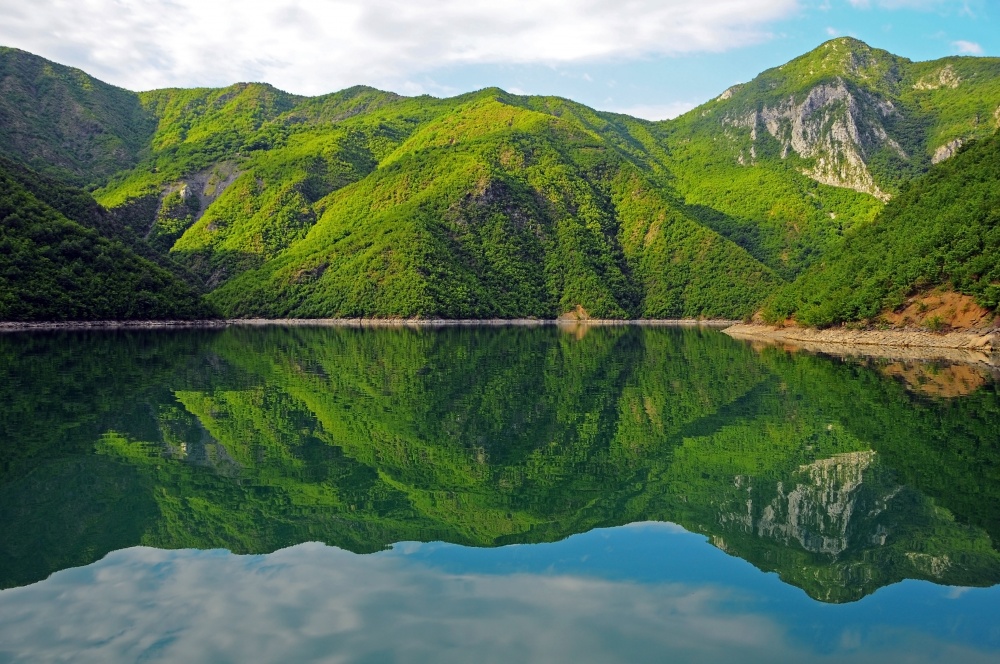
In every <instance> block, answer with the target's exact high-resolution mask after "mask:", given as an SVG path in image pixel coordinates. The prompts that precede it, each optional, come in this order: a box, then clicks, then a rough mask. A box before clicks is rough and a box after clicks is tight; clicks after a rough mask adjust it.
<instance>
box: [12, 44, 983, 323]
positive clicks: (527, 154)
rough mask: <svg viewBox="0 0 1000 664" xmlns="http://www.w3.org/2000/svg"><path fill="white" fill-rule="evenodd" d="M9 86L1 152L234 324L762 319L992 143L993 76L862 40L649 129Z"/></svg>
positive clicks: (419, 102)
mask: <svg viewBox="0 0 1000 664" xmlns="http://www.w3.org/2000/svg"><path fill="white" fill-rule="evenodd" d="M0 72H2V73H3V76H4V78H3V79H2V81H0V84H2V85H3V86H4V89H10V90H12V91H16V94H12V95H10V96H8V97H4V99H3V100H2V101H0V120H2V124H0V154H2V155H3V156H6V157H8V158H9V159H12V160H14V161H18V162H20V163H23V164H28V165H31V166H33V167H34V168H35V169H36V170H38V169H43V170H45V171H46V172H48V173H53V174H56V175H59V176H60V177H63V178H64V179H67V180H68V181H70V182H77V183H78V184H79V183H86V184H88V185H90V186H93V185H97V188H96V189H94V191H93V195H94V197H95V199H96V200H97V202H98V203H100V205H101V206H103V207H104V208H105V209H107V210H109V211H110V215H109V218H111V219H113V220H114V225H115V228H116V229H118V231H121V232H126V234H127V235H128V236H129V237H130V238H132V240H130V243H131V244H130V246H132V247H133V248H134V249H136V250H137V251H139V250H140V249H141V250H142V251H147V249H149V250H151V251H152V254H149V255H155V256H157V257H158V258H159V260H160V261H161V264H162V265H164V266H165V267H167V268H169V269H171V270H173V271H174V273H175V274H177V275H179V276H181V277H182V278H185V279H187V280H188V281H189V282H190V283H193V284H195V285H196V286H197V287H198V288H200V289H203V290H205V291H207V292H208V295H207V297H208V300H209V301H210V302H211V303H212V304H213V306H216V307H218V308H219V309H220V310H221V311H222V312H223V313H225V314H226V315H229V316H269V317H283V316H295V317H332V316H376V317H410V316H415V317H461V318H491V317H498V318H514V317H542V318H552V317H556V316H571V317H602V318H635V317H648V318H671V317H697V316H700V317H717V318H744V317H748V316H750V315H751V314H752V313H753V312H754V311H756V310H757V309H758V308H759V307H760V305H761V304H762V303H763V302H764V301H765V299H767V298H768V297H769V296H770V295H772V294H773V293H775V292H776V291H778V290H779V289H780V288H781V287H782V286H783V284H784V282H786V281H793V280H794V279H796V278H797V277H798V276H799V275H800V274H802V273H803V271H804V270H808V269H809V268H810V267H811V266H813V265H815V264H816V263H817V262H818V261H820V260H821V259H822V257H824V256H826V255H828V254H829V252H832V251H834V250H836V249H837V248H838V247H840V246H841V245H842V244H843V242H844V236H845V235H846V234H850V232H851V229H853V228H855V227H859V226H863V225H867V224H870V223H871V222H872V220H873V219H874V218H875V216H876V215H877V214H878V212H879V211H880V210H881V209H882V208H883V206H884V204H885V201H887V200H890V199H891V198H892V197H893V196H895V195H897V194H899V192H900V191H901V190H902V189H904V188H905V186H906V183H907V182H909V181H911V180H913V179H914V178H916V177H920V176H921V175H922V174H923V173H924V172H925V171H926V170H927V169H928V168H929V167H930V165H931V164H932V162H935V161H942V160H945V159H946V158H947V157H949V156H951V155H952V154H954V153H956V152H958V151H959V149H960V148H961V146H963V145H965V144H967V143H969V142H970V141H973V140H975V139H977V138H983V137H986V136H988V135H990V134H991V133H992V132H994V131H995V130H996V127H997V124H998V123H1000V110H998V109H1000V60H997V59H990V58H946V59H944V60H939V61H934V62H925V63H914V62H911V61H909V60H906V59H905V58H900V57H897V56H894V55H892V54H890V53H887V52H885V51H881V50H878V49H873V48H870V47H868V46H867V45H865V44H863V43H862V42H859V41H857V40H852V39H837V40H833V41H830V42H827V43H826V44H823V45H822V46H820V47H819V48H818V49H816V50H814V51H812V52H810V53H808V54H806V55H803V56H802V57H800V58H797V59H795V60H793V61H792V62H789V63H787V64H786V65H783V66H781V67H778V68H775V69H772V70H768V71H766V72H764V73H763V74H761V75H760V76H758V77H757V78H755V79H754V80H753V81H751V82H749V83H746V84H744V85H740V86H734V87H733V88H731V89H729V90H727V91H725V92H724V93H723V94H722V95H720V96H719V98H717V99H715V100H712V101H710V102H708V103H707V104H705V105H703V106H701V107H699V108H697V109H695V110H693V111H691V112H690V113H688V114H686V115H684V116H682V117H680V118H677V119H675V120H671V121H666V122H658V123H657V122H647V121H643V120H638V119H635V118H629V117H627V116H622V115H616V114H612V113H604V112H599V111H595V110H593V109H590V108H587V107H585V106H583V105H581V104H577V103H574V102H572V101H569V100H565V99H559V98H554V97H525V96H518V95H511V94H508V93H506V92H504V91H502V90H498V89H493V88H491V89H486V90H481V91H478V92H474V93H469V94H465V95H460V96H458V97H454V98H450V99H435V98H432V97H427V96H423V97H413V98H407V97H402V96H399V95H396V94H393V93H388V92H382V91H378V90H374V89H372V88H366V87H355V88H350V89H348V90H344V91H341V92H337V93H333V94H330V95H325V96H321V97H312V98H309V97H300V96H296V95H291V94H287V93H284V92H282V91H280V90H277V89H275V88H273V87H271V86H269V85H265V84H259V83H239V84H236V85H232V86H229V87H227V88H222V89H190V90H188V89H167V90H155V91H151V92H142V93H131V92H127V91H123V90H120V89H117V88H113V87H111V86H107V85H104V84H100V83H99V82H96V81H94V80H93V79H90V78H89V77H87V76H86V75H85V74H83V73H82V72H78V71H77V70H72V69H69V68H65V67H61V66H59V65H55V64H53V63H48V62H47V61H44V60H42V59H41V58H37V57H36V56H31V55H30V54H26V53H23V52H21V51H16V50H14V49H5V50H2V51H0ZM74 137H75V138H74ZM123 229H124V230H123ZM116 232H117V231H116ZM143 255H147V254H143Z"/></svg>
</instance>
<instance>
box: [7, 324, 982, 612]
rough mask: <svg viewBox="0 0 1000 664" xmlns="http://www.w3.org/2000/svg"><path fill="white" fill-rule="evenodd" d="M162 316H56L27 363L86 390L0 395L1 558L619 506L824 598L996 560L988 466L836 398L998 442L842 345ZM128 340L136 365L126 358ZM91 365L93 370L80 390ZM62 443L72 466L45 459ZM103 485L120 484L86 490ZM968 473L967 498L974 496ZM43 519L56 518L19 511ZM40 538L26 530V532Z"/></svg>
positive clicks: (451, 532)
mask: <svg viewBox="0 0 1000 664" xmlns="http://www.w3.org/2000/svg"><path fill="white" fill-rule="evenodd" d="M88 339H89V340H88ZM94 339H99V340H98V341H96V342H95V341H94ZM183 339H184V337H183V335H181V337H179V338H177V339H176V340H175V341H176V344H180V345H179V346H178V345H176V344H175V345H173V346H170V345H167V346H164V347H163V348H162V349H161V348H160V347H159V345H158V343H157V341H156V338H155V336H152V335H150V336H149V337H148V338H144V339H143V341H142V342H141V343H133V344H132V346H131V350H130V351H128V352H120V349H118V348H117V347H116V345H115V344H116V343H119V341H115V340H113V339H112V338H109V337H94V338H87V339H81V340H78V341H76V342H73V343H78V344H81V345H80V346H79V347H77V348H76V349H75V350H74V349H73V348H68V349H67V347H66V346H67V342H66V340H60V341H59V344H60V348H61V349H62V350H61V351H60V352H58V353H56V352H54V353H52V354H51V357H53V358H61V359H59V363H58V364H57V365H56V367H57V370H56V371H55V372H54V373H53V372H48V375H57V374H59V375H70V376H72V380H71V381H70V382H67V383H60V382H59V381H56V382H55V383H54V385H55V387H51V386H50V389H49V391H48V393H47V395H48V396H47V398H48V399H50V400H51V399H56V400H58V399H59V398H62V399H63V400H64V401H65V402H66V403H69V402H72V401H73V400H79V399H81V397H82V396H86V397H87V398H92V399H93V403H89V404H87V405H86V406H85V407H83V408H79V407H74V408H65V409H63V410H59V409H52V408H50V407H49V406H46V408H48V409H49V410H50V412H53V413H54V414H55V421H53V422H52V423H51V424H52V426H51V427H48V428H46V429H44V430H39V429H38V428H37V426H34V428H32V427H33V425H32V424H31V422H32V421H33V420H32V418H31V417H29V416H28V415H30V413H31V412H33V409H34V408H36V405H35V404H33V403H31V402H30V400H26V398H25V396H24V395H25V393H23V392H19V391H17V390H16V389H15V390H13V391H9V393H8V394H4V395H0V396H5V397H7V398H8V403H12V404H13V409H12V411H11V412H12V413H23V414H25V417H23V418H19V417H16V416H15V417H11V418H8V419H7V420H6V421H5V422H4V423H3V424H2V425H0V426H2V430H0V433H2V434H4V436H5V437H6V438H7V439H8V440H26V441H32V442H31V445H30V446H28V449H20V450H17V449H10V450H6V451H5V452H4V454H5V456H4V457H2V458H0V461H2V462H3V463H2V465H0V468H2V469H3V473H0V519H2V520H3V522H4V523H5V524H8V531H7V534H8V536H7V537H6V538H5V541H4V542H3V543H0V563H2V564H0V569H4V570H5V571H6V577H5V578H4V579H3V580H2V581H0V583H2V584H3V585H11V584H21V583H27V582H30V581H32V580H35V579H38V578H41V577H44V576H45V575H46V574H48V573H49V572H50V571H52V570H54V569H59V568H61V567H62V566H65V565H66V564H81V563H82V562H87V559H88V557H89V559H94V558H96V557H100V556H101V555H103V554H104V553H105V552H107V551H109V550H112V549H115V548H121V547H125V546H132V545H136V544H146V545H151V546H159V547H166V548H173V547H225V548H228V549H230V550H233V551H235V552H240V553H249V552H266V551H271V550H274V549H276V548H280V547H283V546H287V545H290V544H294V543H297V542H302V541H314V540H320V541H324V542H327V543H330V544H334V545H337V546H340V547H343V548H347V549H350V550H353V551H356V552H369V551H377V550H379V549H381V548H383V547H384V546H386V545H388V544H390V543H392V542H396V541H402V540H444V541H449V542H456V543H461V544H466V545H474V546H496V545H500V544H504V543H510V542H542V541H553V540H557V539H561V538H564V537H566V536H568V535H570V534H573V533H576V532H582V531H586V530H589V529H591V528H594V527H597V526H612V525H617V524H623V523H628V522H631V521H638V520H662V521H673V522H676V523H680V524H681V525H683V526H684V527H685V528H688V529H689V530H693V531H698V532H703V533H705V534H706V535H709V536H710V537H711V539H712V541H713V543H715V544H716V545H717V546H719V547H720V548H723V549H725V550H726V551H728V552H730V553H731V554H733V555H738V556H740V557H743V558H746V559H747V560H749V561H751V562H752V563H753V564H755V565H757V566H758V567H761V568H762V569H767V570H774V571H777V572H778V573H779V574H780V575H781V577H782V578H783V579H784V580H786V581H787V582H789V583H793V584H795V585H798V586H800V587H802V588H803V589H805V590H806V592H808V593H809V594H810V595H812V596H814V597H816V598H819V599H823V600H825V601H847V600H851V599H857V598H859V597H861V596H863V595H865V594H867V593H869V592H872V591H873V590H875V589H876V588H878V587H881V586H883V585H886V584H888V583H893V582H895V581H898V580H900V579H903V578H925V579H931V580H935V581H939V582H943V583H955V584H959V583H960V584H963V585H982V584H987V583H994V582H996V581H997V580H998V579H1000V556H998V554H997V552H996V550H995V549H994V547H993V545H992V544H991V542H990V537H989V536H988V535H987V534H986V533H987V532H992V531H991V528H992V526H991V525H990V524H991V522H990V521H989V520H988V519H989V518H991V517H989V514H991V512H989V511H987V512H986V516H985V517H984V515H983V514H981V513H978V512H975V511H974V510H970V509H969V508H967V507H966V505H967V504H968V503H967V501H966V498H965V496H966V495H967V494H968V493H969V491H967V490H966V487H971V486H976V487H980V488H981V487H983V486H989V481H990V479H989V478H990V477H991V476H989V475H983V474H982V473H983V472H991V471H989V468H988V467H984V466H983V465H982V464H975V463H973V464H971V465H970V463H969V462H968V460H963V459H965V457H964V456H963V455H962V454H959V455H958V456H957V457H955V458H943V457H940V456H938V457H934V458H936V459H937V460H936V461H934V465H935V466H936V467H934V468H933V474H934V475H935V476H937V475H938V474H943V475H948V476H949V486H950V487H951V488H950V490H949V491H950V492H946V493H942V492H941V491H940V490H939V489H938V487H937V486H934V485H931V486H929V487H928V488H927V489H921V488H920V486H921V482H925V481H926V480H924V479H921V477H922V476H921V475H917V476H913V477H912V479H911V478H909V476H911V475H912V473H911V469H910V467H909V466H907V465H906V464H902V465H901V461H900V456H899V454H897V451H898V449H902V447H901V446H900V445H897V443H896V442H895V440H894V439H893V438H892V435H895V434H892V433H891V430H889V429H886V430H885V431H884V432H880V431H879V430H865V431H861V430H860V429H859V425H857V424H856V423H851V424H852V426H847V425H846V424H847V423H849V422H847V420H849V419H850V418H848V417H846V416H847V414H848V413H851V414H856V413H858V412H861V411H864V410H865V409H868V410H869V411H870V412H869V414H868V416H867V417H866V418H865V419H863V420H862V421H863V422H864V423H865V426H867V424H868V423H871V422H887V421H888V422H892V423H893V426H894V427H895V428H896V429H901V431H902V434H901V435H902V436H903V438H904V439H905V451H906V454H907V456H906V457H905V458H906V459H911V460H912V459H921V458H927V459H930V458H932V456H933V455H934V454H936V452H935V450H936V449H937V448H936V445H937V444H938V438H937V437H940V436H946V437H947V439H948V445H949V446H950V447H956V446H957V448H959V449H962V450H965V452H966V453H968V454H971V455H973V457H972V458H978V457H975V455H986V456H987V457H990V455H991V452H990V446H996V445H997V444H998V441H997V439H996V438H995V437H992V436H993V433H992V429H990V428H989V427H990V424H989V421H990V420H989V419H987V420H986V422H985V423H984V425H983V427H979V428H977V425H976V423H975V422H970V419H969V417H968V416H967V413H966V412H964V411H963V410H962V404H964V403H966V402H965V401H962V400H961V399H959V400H953V401H952V402H950V403H949V405H948V406H947V407H946V408H945V407H936V406H934V407H930V410H928V408H929V406H928V405H927V404H925V403H921V402H914V401H913V399H914V395H912V394H910V393H908V392H907V391H906V390H905V389H903V388H902V387H900V386H899V385H898V384H897V383H896V382H895V381H893V380H891V379H887V378H884V377H881V376H880V375H879V374H878V373H876V372H875V371H873V370H869V369H866V368H863V367H861V366H857V365H853V366H852V365H843V364H833V363H830V362H828V361H826V360H823V359H821V358H810V357H787V356H782V355H778V354H772V355H765V356H760V355H757V354H756V353H754V352H753V351H752V350H751V349H750V348H748V347H746V346H744V345H742V344H739V343H738V342H733V341H732V340H729V339H728V338H726V337H724V336H723V335H719V334H716V333H706V332H700V331H697V330H686V331H681V330H658V329H636V328H604V329H594V330H591V331H590V332H589V333H588V334H586V335H583V336H576V335H572V334H564V333H562V332H560V331H559V330H556V329H554V328H544V329H493V330H444V331H414V330H347V329H334V330H328V329H327V330H323V329H316V330H303V329H298V330H290V331H281V330H270V331H269V330H252V331H248V330H230V331H228V332H225V333H221V334H217V335H212V336H208V337H204V338H202V339H200V340H199V341H198V342H197V343H195V344H189V345H185V344H184V341H183ZM36 341H37V340H36ZM17 343H19V342H16V340H15V339H13V338H8V339H0V353H3V356H4V357H8V358H11V362H12V363H13V364H12V365H11V366H12V367H13V371H14V372H17V371H19V370H24V369H25V368H26V367H24V366H22V367H18V366H17V363H18V362H22V363H24V362H30V363H32V366H31V371H32V372H33V373H32V374H31V375H34V376H42V375H47V373H46V370H45V367H44V366H41V365H40V364H39V362H41V360H40V358H43V357H46V353H45V352H43V350H42V349H41V348H34V349H33V350H32V352H31V353H27V354H25V353H22V352H19V349H18V348H16V345H17ZM73 343H70V344H69V345H70V346H72V345H73ZM87 344H91V345H89V346H88V345H87ZM161 350H162V353H161V352H160V351H161ZM8 351H9V352H8ZM15 358H23V359H15ZM81 358H83V359H81ZM135 358H140V359H141V360H142V361H143V362H144V363H146V364H147V365H148V366H152V367H157V369H156V370H155V371H153V372H151V373H148V374H147V373H144V372H143V371H141V370H137V369H136V367H133V366H131V364H134V363H136V362H137V360H136V359H135ZM169 358H177V365H176V366H174V367H173V370H172V371H171V370H170V366H171V365H170V362H171V360H170V359H169ZM111 360H113V362H112V364H114V363H118V364H120V365H121V366H119V367H117V368H114V367H111V368H109V367H108V366H107V365H108V362H109V361H111ZM137 366H138V365H137ZM56 367H54V368H56ZM845 372H846V373H845ZM855 372H856V373H855ZM109 376H115V377H116V378H117V380H118V382H117V383H115V382H114V380H113V379H109ZM92 380H99V381H104V382H103V383H101V385H107V384H108V383H109V381H110V383H111V384H114V385H116V386H115V387H114V388H112V389H111V393H108V392H107V389H106V388H105V392H103V393H102V392H101V388H98V387H95V386H92V385H91V382H90V381H92ZM144 381H145V382H144ZM59 386H62V387H64V388H65V391H63V392H60V391H59V390H60V389H62V387H59ZM0 389H3V388H0ZM28 393H32V392H30V391H29V392H28ZM18 399H20V402H18ZM962 399H971V400H973V401H975V400H978V401H976V403H972V404H971V406H970V408H972V409H974V410H975V411H976V412H981V413H985V414H989V413H991V412H993V411H992V410H991V409H993V410H996V409H997V408H998V406H997V404H996V403H995V402H996V401H997V398H996V395H995V394H993V395H990V394H987V393H983V392H978V393H976V394H974V395H971V396H969V397H963V398H962ZM845 403H846V404H850V409H849V410H845V409H844V404H845ZM831 413H840V414H841V415H843V416H844V418H845V419H841V420H838V419H837V418H833V417H831ZM907 418H909V419H907ZM922 418H923V419H922ZM925 420H926V421H927V422H928V423H929V425H928V428H927V429H926V430H924V429H921V427H922V426H923V425H922V424H921V423H922V422H924V421H925ZM908 423H909V424H908ZM67 432H75V433H73V435H72V436H69V437H67ZM874 450H878V451H874ZM95 453H96V454H95ZM889 459H894V461H893V462H892V463H890V462H889ZM911 463H912V461H911ZM74 467H79V468H87V469H88V471H87V472H88V473H90V474H92V475H93V476H94V478H95V479H94V481H92V482H86V481H85V482H82V483H81V482H79V481H77V482H67V481H66V477H67V473H69V474H72V468H74ZM899 468H902V469H903V470H902V472H900V471H898V470H897V469H899ZM930 468H931V467H927V468H925V470H926V471H927V472H928V473H930V472H931V470H930ZM977 473H979V474H978V475H977ZM56 478H61V479H58V480H57V479H56ZM126 479H127V481H126ZM109 487H119V488H120V490H121V493H120V495H117V496H115V497H114V498H113V499H111V498H110V497H109V496H110V494H109V491H110V489H109ZM40 488H41V489H40ZM64 488H65V491H64ZM925 491H929V493H925ZM66 492H72V495H69V494H68V493H66ZM987 493H988V492H987ZM40 495H41V496H42V498H39V496H40ZM990 495H991V494H989V495H986V496H985V497H984V496H983V495H982V493H980V494H979V496H978V497H977V503H976V504H977V505H979V506H983V505H985V506H986V507H987V508H988V507H989V505H990V504H991V503H990V502H989V501H990V500H991V498H990ZM84 504H86V505H88V508H87V510H85V513H81V512H80V510H79V509H78V507H79V506H80V505H84ZM944 504H947V505H950V506H951V508H950V509H945V508H943V507H942V505H944ZM72 505H76V506H77V508H73V507H71V506H72ZM951 510H957V511H951ZM81 514H85V516H81ZM992 518H995V517H992ZM984 519H985V520H984ZM70 523H72V525H71V526H70V525H68V524H70ZM984 528H985V529H986V530H984ZM62 529H69V530H72V531H73V532H74V533H76V535H74V536H73V537H72V538H65V542H62V543H60V542H59V541H57V540H58V538H57V539H52V538H51V537H48V536H43V534H44V533H49V534H50V535H51V534H52V533H59V532H60V531H61V530H62ZM41 541H44V542H45V544H44V553H43V555H41V556H26V555H25V553H24V552H26V551H30V550H32V548H33V547H37V546H40V545H39V542H41ZM62 546H69V547H70V549H71V550H70V549H63V548H61V547H62ZM77 546H79V547H85V548H73V547H77Z"/></svg>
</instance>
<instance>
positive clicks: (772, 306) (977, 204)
mask: <svg viewBox="0 0 1000 664" xmlns="http://www.w3.org/2000/svg"><path fill="white" fill-rule="evenodd" d="M998 256H1000V134H994V135H993V136H991V137H989V138H986V139H983V140H980V141H976V142H974V143H972V144H970V145H968V146H967V147H965V148H962V149H960V150H959V151H958V154H957V155H955V156H954V157H952V158H951V159H949V160H948V161H946V162H943V163H939V164H937V165H935V166H934V167H933V168H932V169H931V171H930V172H929V173H928V174H927V175H926V176H924V177H922V178H919V179H917V180H915V181H913V182H912V183H911V184H909V185H908V186H905V187H904V189H903V191H902V193H900V195H899V196H898V197H897V198H895V199H894V200H892V201H890V202H889V204H888V205H887V206H886V207H885V209H884V210H883V211H882V212H881V213H880V214H879V216H878V217H877V218H876V220H875V222H874V223H872V224H868V225H864V226H861V227H859V228H858V229H856V231H855V232H853V233H850V234H848V236H847V237H846V238H845V241H844V243H843V244H842V245H840V246H839V247H837V248H835V249H834V250H833V251H831V252H830V253H829V254H828V255H827V256H825V257H824V259H823V261H822V262H820V263H819V264H817V265H816V266H814V267H813V268H812V269H810V270H807V271H806V272H805V273H804V274H802V275H801V276H800V277H799V278H798V279H796V281H795V282H794V283H792V284H790V285H788V286H786V287H784V288H782V289H780V290H779V292H778V293H777V294H776V295H775V296H774V297H773V298H772V299H771V301H769V302H768V304H767V306H766V307H765V316H766V317H767V318H768V319H770V320H772V321H778V320H783V319H786V318H789V317H794V318H795V320H796V321H798V322H800V323H803V324H806V325H813V326H828V325H834V324H838V323H842V322H848V321H858V320H865V321H868V322H869V323H878V322H885V318H884V316H883V314H884V312H886V311H892V310H896V309H901V308H903V307H904V306H906V305H907V304H908V303H909V301H908V300H914V299H920V298H919V296H920V295H923V294H926V293H928V292H929V291H932V290H935V289H937V290H939V291H940V290H944V291H952V292H957V293H959V294H962V295H965V296H967V298H966V299H965V300H964V301H959V300H956V303H958V302H960V304H958V306H957V307H955V306H953V307H952V310H951V311H950V312H948V311H947V308H946V310H945V311H944V312H940V313H938V312H935V315H937V318H934V317H933V316H932V317H929V318H928V321H927V324H928V325H930V326H932V327H943V326H945V325H948V324H949V323H950V322H952V320H953V319H955V318H956V317H958V316H960V315H961V313H962V311H956V308H962V307H964V308H965V309H963V311H964V310H967V309H968V308H969V307H970V306H971V305H972V304H973V303H972V302H971V300H972V299H974V300H975V304H976V305H978V306H979V307H983V308H984V309H986V310H990V311H995V310H996V308H997V305H998V304H1000V263H998V261H997V257H998ZM916 304H917V306H918V308H919V307H920V305H921V304H923V305H924V307H926V302H925V300H923V299H920V302H917V303H916Z"/></svg>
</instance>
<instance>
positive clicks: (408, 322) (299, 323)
mask: <svg viewBox="0 0 1000 664" xmlns="http://www.w3.org/2000/svg"><path fill="white" fill-rule="evenodd" d="M735 323H736V321H732V320H715V319H709V320H698V319H689V318H684V319H641V318H640V319H631V320H617V319H575V318H484V319H451V318H225V319H205V320H190V321H188V320H98V321H0V332H33V331H37V332H46V331H58V330H65V331H78V330H184V329H190V330H194V329H205V330H213V329H227V328H230V327H357V328H375V327H379V328H381V327H407V328H425V327H427V328H438V327H477V326H483V327H503V326H522V327H530V326H542V325H558V326H565V327H576V326H595V327H614V326H625V325H640V326H648V327H657V326H659V327H711V328H717V329H723V328H727V327H729V326H731V325H734V324H735Z"/></svg>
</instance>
